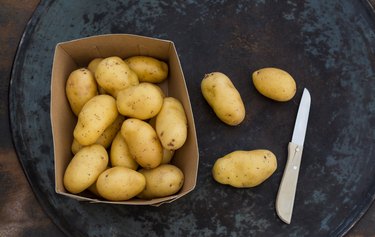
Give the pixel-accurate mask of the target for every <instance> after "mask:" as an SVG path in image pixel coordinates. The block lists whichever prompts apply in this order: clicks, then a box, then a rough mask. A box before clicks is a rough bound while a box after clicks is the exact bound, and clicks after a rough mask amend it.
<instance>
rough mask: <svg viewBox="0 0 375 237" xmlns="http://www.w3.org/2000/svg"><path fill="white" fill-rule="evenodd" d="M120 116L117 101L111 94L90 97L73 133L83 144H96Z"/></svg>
mask: <svg viewBox="0 0 375 237" xmlns="http://www.w3.org/2000/svg"><path fill="white" fill-rule="evenodd" d="M117 116H118V112H117V107H116V101H115V99H114V98H113V97H112V96H109V95H97V96H95V97H93V98H92V99H90V100H89V101H88V102H87V103H86V104H85V106H83V108H82V110H81V112H80V113H79V115H78V121H77V125H76V126H75V128H74V131H73V135H74V138H75V139H76V140H77V141H78V143H79V144H81V145H83V146H87V145H91V144H94V143H95V142H96V141H97V140H98V138H99V137H100V136H101V134H102V133H103V132H104V130H105V129H107V128H108V126H110V125H111V124H112V123H113V122H114V121H115V119H116V118H117Z"/></svg>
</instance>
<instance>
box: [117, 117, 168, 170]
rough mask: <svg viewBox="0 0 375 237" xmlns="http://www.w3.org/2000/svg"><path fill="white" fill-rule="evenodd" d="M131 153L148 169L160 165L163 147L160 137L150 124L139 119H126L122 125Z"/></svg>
mask: <svg viewBox="0 0 375 237" xmlns="http://www.w3.org/2000/svg"><path fill="white" fill-rule="evenodd" d="M121 135H122V136H123V137H124V139H125V141H126V144H128V148H129V151H130V154H132V157H133V159H135V160H136V161H137V163H138V164H139V165H140V166H142V167H143V168H146V169H151V168H155V167H157V166H159V165H160V163H161V161H162V158H163V148H162V146H161V144H160V141H159V138H158V136H157V134H156V132H155V130H154V129H153V128H152V126H151V125H150V124H148V123H147V122H144V121H142V120H139V119H134V118H130V119H126V120H125V121H124V123H123V124H122V127H121Z"/></svg>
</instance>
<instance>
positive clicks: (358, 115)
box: [9, 0, 375, 236]
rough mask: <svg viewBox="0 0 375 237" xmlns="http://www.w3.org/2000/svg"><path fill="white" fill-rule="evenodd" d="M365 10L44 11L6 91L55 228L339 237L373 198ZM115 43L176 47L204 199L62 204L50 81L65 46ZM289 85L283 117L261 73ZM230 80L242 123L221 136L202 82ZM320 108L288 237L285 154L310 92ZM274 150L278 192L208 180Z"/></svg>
mask: <svg viewBox="0 0 375 237" xmlns="http://www.w3.org/2000/svg"><path fill="white" fill-rule="evenodd" d="M373 20H374V19H373V16H372V9H371V8H370V5H369V4H368V3H367V2H366V1H352V0H334V1H317V0H316V1H313V0H306V1H299V0H292V1H267V0H266V1H265V0H257V1H232V0H217V1H194V0H192V1H152V0H142V1H98V0H95V1H83V0H79V1H73V0H71V1H42V2H41V4H40V6H39V7H38V8H37V10H36V12H35V14H34V16H33V17H32V19H31V20H30V22H29V24H28V26H27V28H26V30H25V33H24V36H23V38H22V40H21V42H20V45H19V49H18V53H17V56H16V59H15V62H14V67H13V72H12V79H11V84H10V95H9V101H10V114H11V115H10V120H11V127H12V134H13V140H14V144H15V147H16V150H17V153H18V156H19V159H20V162H21V164H22V166H23V168H24V171H25V173H26V175H27V177H28V179H29V182H30V184H31V186H32V188H33V190H34V192H35V195H36V196H37V198H38V200H39V201H40V203H41V205H42V206H43V207H44V209H45V210H46V212H47V213H48V214H49V216H50V217H51V218H52V219H53V221H54V222H55V223H56V224H57V225H58V226H59V227H60V228H61V229H62V230H63V231H64V233H66V234H67V235H71V236H85V235H90V236H341V235H344V234H345V233H346V232H347V231H348V230H349V229H350V227H351V226H352V225H354V224H355V223H356V222H357V221H358V220H359V218H360V217H361V216H362V215H363V214H364V212H365V211H366V210H367V208H368V207H369V205H370V204H371V203H372V201H373V199H374V195H375V165H374V161H375V142H374V141H375V129H374V128H375V81H374V80H375V55H374V50H375V48H374V46H375V32H374V29H375V27H374V23H373V22H374V21H373ZM106 33H131V34H139V35H145V36H151V37H158V38H163V39H168V40H172V41H174V42H175V44H176V48H177V51H178V53H179V55H180V60H181V63H182V67H183V70H184V72H185V77H186V82H187V86H188V90H189V93H190V97H191V103H192V106H193V112H194V116H195V122H196V128H197V136H198V142H199V148H200V165H199V174H198V183H197V186H196V189H195V190H194V191H193V192H192V193H190V194H188V195H187V196H185V197H183V198H182V199H180V200H177V201H175V202H173V203H171V204H164V205H162V206H160V207H151V206H121V205H106V204H90V203H85V202H77V201H75V200H72V199H69V198H66V197H63V196H61V195H57V194H56V193H55V191H54V170H53V147H52V135H51V127H50V115H49V105H50V77H51V66H52V58H53V52H54V47H55V45H56V44H57V43H58V42H61V41H66V40H71V39H76V38H81V37H85V36H91V35H97V34H106ZM268 66H274V67H279V68H282V69H284V70H286V71H288V72H290V73H291V74H292V75H293V76H294V78H295V79H296V81H297V85H298V91H297V94H296V96H295V97H294V99H293V100H292V101H290V102H287V103H276V102H273V101H271V100H268V99H266V98H265V97H263V96H261V95H260V94H259V93H258V92H256V90H255V89H254V87H253V85H252V83H251V73H252V72H253V71H254V70H256V69H259V68H262V67H268ZM212 71H221V72H224V73H226V74H227V75H228V76H229V77H230V78H231V79H232V81H233V82H234V84H235V86H236V87H237V88H238V90H239V91H240V93H241V95H242V97H243V100H244V102H245V106H246V111H247V112H246V119H245V121H244V122H243V123H242V124H241V125H240V126H238V127H229V126H226V125H224V124H223V123H222V122H220V121H219V120H218V119H217V118H216V117H215V115H214V114H213V112H212V110H211V109H210V108H209V106H208V105H207V103H206V102H205V100H204V99H203V96H202V95H201V92H200V81H201V79H202V78H203V76H204V74H205V73H209V72H212ZM305 87H306V88H308V89H309V90H310V93H311V95H312V108H311V112H310V120H309V127H308V131H307V136H306V140H305V147H304V154H303V160H302V167H301V171H300V177H299V183H298V189H297V196H296V200H295V209H294V215H293V219H292V223H291V224H290V225H286V224H284V223H282V222H281V221H280V220H279V219H278V217H277V216H276V213H275V207H274V203H275V198H276V193H277V189H278V185H279V183H280V180H281V175H282V172H283V169H284V166H285V162H286V153H287V143H288V142H289V140H290V139H291V134H292V129H293V124H294V120H295V116H296V112H297V107H298V103H299V100H300V97H301V93H302V90H303V88H305ZM257 148H266V149H270V150H271V151H273V152H274V153H275V154H276V156H277V158H278V165H279V166H278V169H277V171H276V172H275V174H274V175H273V176H271V178H270V179H269V180H267V181H266V182H265V183H263V184H262V185H260V186H258V187H256V188H252V189H235V188H231V187H229V186H223V185H219V184H218V183H216V182H215V181H214V180H213V179H212V177H211V168H212V165H213V163H214V161H215V160H216V159H217V158H218V157H220V156H223V155H225V154H227V153H229V152H231V151H234V150H238V149H243V150H251V149H257Z"/></svg>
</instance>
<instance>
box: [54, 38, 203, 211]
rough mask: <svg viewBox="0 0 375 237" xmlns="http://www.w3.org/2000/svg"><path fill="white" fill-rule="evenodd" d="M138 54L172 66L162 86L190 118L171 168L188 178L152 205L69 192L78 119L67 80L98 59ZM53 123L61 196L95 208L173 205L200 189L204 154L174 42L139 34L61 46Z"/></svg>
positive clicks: (57, 51) (57, 53)
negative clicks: (99, 205) (67, 174)
mask: <svg viewBox="0 0 375 237" xmlns="http://www.w3.org/2000/svg"><path fill="white" fill-rule="evenodd" d="M134 55H144V56H151V57H155V58H158V59H160V60H163V61H165V62H167V63H168V65H169V70H170V71H169V76H168V79H167V80H166V81H165V82H163V83H162V84H161V85H160V86H161V87H162V89H163V91H164V92H165V94H166V95H168V96H173V97H175V98H177V99H179V100H180V101H181V102H182V104H183V106H184V108H185V112H186V115H187V119H188V137H187V141H186V143H185V144H184V146H183V147H182V148H180V149H179V150H177V151H176V152H175V155H174V157H173V160H172V164H174V165H176V166H178V167H179V168H180V169H181V170H182V171H183V173H184V175H185V182H184V185H183V187H182V189H181V190H180V191H179V192H178V193H177V194H175V195H172V196H169V197H164V198H156V199H152V200H141V199H137V198H134V199H131V200H128V201H122V202H112V201H106V200H103V199H98V198H97V197H94V196H92V195H91V194H90V193H88V192H87V193H86V192H83V193H80V194H79V195H74V194H71V193H68V192H67V190H66V189H65V188H64V185H63V177H64V172H65V169H66V167H67V166H68V164H69V161H70V160H71V158H72V157H73V154H72V153H71V149H70V148H71V144H72V141H73V129H74V127H75V124H76V117H75V116H74V114H73V112H72V111H71V109H70V106H69V102H68V100H67V98H66V95H65V83H66V80H67V78H68V76H69V74H70V73H71V72H72V71H73V70H75V69H77V68H79V67H85V66H87V65H88V63H89V62H90V61H91V60H92V59H94V58H98V57H103V58H105V57H109V56H119V57H121V58H126V57H130V56H134ZM51 124H52V135H53V145H54V161H55V190H56V192H57V193H59V194H62V195H65V196H68V197H71V198H74V199H77V200H80V201H90V202H94V203H113V204H127V205H160V204H162V203H166V202H172V201H174V200H176V199H178V198H180V197H182V196H184V195H186V194H187V193H189V192H191V191H192V190H193V189H194V188H195V185H196V181H197V172H198V160H199V153H198V145H197V138H196V132H195V125H194V118H193V113H192V109H191V104H190V100H189V94H188V91H187V88H186V83H185V78H184V74H183V71H182V68H181V64H180V61H179V58H178V55H177V52H176V48H175V46H174V44H173V42H171V41H167V40H160V39H154V38H148V37H143V36H137V35H128V34H109V35H99V36H93V37H88V38H82V39H77V40H72V41H68V42H63V43H59V44H57V46H56V49H55V55H54V61H53V68H52V82H51Z"/></svg>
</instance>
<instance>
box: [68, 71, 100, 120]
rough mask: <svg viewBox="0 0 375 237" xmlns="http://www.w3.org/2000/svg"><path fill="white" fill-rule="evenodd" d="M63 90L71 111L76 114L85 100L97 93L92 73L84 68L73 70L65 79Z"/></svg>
mask: <svg viewBox="0 0 375 237" xmlns="http://www.w3.org/2000/svg"><path fill="white" fill-rule="evenodd" d="M65 92H66V96H67V98H68V101H69V104H70V107H71V108H72V111H73V113H74V114H75V115H76V116H78V114H79V112H80V111H81V109H82V107H83V106H84V105H85V104H86V102H87V101H89V100H90V99H91V98H92V97H94V96H96V95H97V94H98V89H97V84H96V80H95V78H94V75H93V74H92V73H91V71H89V70H88V69H86V68H80V69H77V70H74V71H73V72H72V73H70V75H69V77H68V80H67V81H66V87H65Z"/></svg>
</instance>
